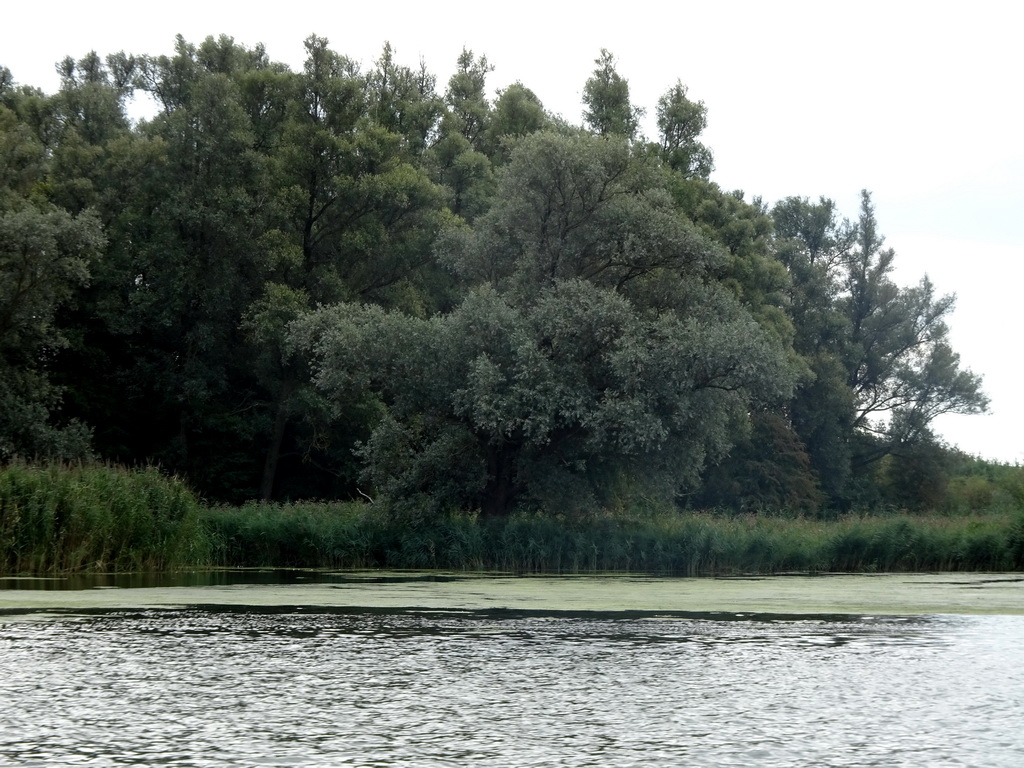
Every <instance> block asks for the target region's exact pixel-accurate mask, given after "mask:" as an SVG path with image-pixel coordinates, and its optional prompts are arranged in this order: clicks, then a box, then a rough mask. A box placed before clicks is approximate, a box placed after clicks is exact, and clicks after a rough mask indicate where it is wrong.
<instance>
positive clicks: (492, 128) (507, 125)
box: [487, 82, 550, 165]
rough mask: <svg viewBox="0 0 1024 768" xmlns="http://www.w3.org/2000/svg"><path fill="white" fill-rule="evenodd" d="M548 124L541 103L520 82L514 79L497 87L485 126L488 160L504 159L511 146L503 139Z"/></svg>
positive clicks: (515, 136) (499, 161)
mask: <svg viewBox="0 0 1024 768" xmlns="http://www.w3.org/2000/svg"><path fill="white" fill-rule="evenodd" d="M549 124H550V120H549V118H548V116H547V114H546V113H545V112H544V105H543V104H541V102H540V99H538V98H537V95H536V94H535V93H534V92H533V91H531V90H530V89H529V88H527V87H526V86H525V85H523V84H522V83H518V82H516V83H513V84H512V85H510V86H509V87H508V88H505V89H503V90H501V91H498V98H497V99H496V100H495V102H494V109H493V111H492V113H491V120H490V124H489V125H488V127H487V145H488V156H489V157H490V158H491V162H492V163H494V164H496V165H501V164H503V163H504V162H506V161H507V160H508V157H509V155H510V154H511V151H512V150H511V146H505V145H504V142H506V141H508V140H510V139H513V140H514V139H517V138H522V137H523V136H528V135H529V134H531V133H536V132H537V131H540V130H542V129H544V128H546V127H548V126H549Z"/></svg>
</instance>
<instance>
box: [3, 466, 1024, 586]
mask: <svg viewBox="0 0 1024 768" xmlns="http://www.w3.org/2000/svg"><path fill="white" fill-rule="evenodd" d="M188 565H198V566H203V565H205V566H228V567H231V566H256V567H310V568H313V567H319V568H339V569H342V568H388V569H407V568H411V569H421V568H428V569H429V568H434V569H447V570H471V571H481V570H497V571H506V572H513V573H601V572H634V573H657V574H673V575H685V576H698V575H711V574H730V573H779V572H786V571H860V572H864V571H877V572H881V571H928V570H942V571H950V570H964V571H969V570H1003V571H1005V570H1024V512H1021V511H1020V509H1019V508H1017V509H1016V511H1009V510H1001V511H1000V510H996V511H990V512H986V513H981V514H974V515H969V516H967V515H964V516H959V515H946V516H943V515H913V516H912V515H900V514H893V515H848V516H843V517H839V518H837V519H830V520H825V519H820V518H816V519H811V518H802V517H785V516H777V517H765V516H755V515H728V514H712V513H694V512H680V511H679V510H676V509H674V508H665V509H653V510H652V509H646V508H645V509H639V508H638V509H637V510H617V511H601V512H597V513H595V514H593V515H590V516H585V517H566V516H557V515H546V514H520V515H513V516H511V517H508V518H502V519H487V518H481V517H478V516H476V515H472V514H452V515H448V516H442V517H437V518H433V519H422V518H421V519H417V520H415V521H410V520H409V519H407V518H404V517H402V516H401V515H397V514H395V513H394V512H393V511H391V510H388V509H387V508H386V507H383V506H382V505H380V504H377V505H369V504H362V503H357V502H321V503H296V504H268V503H256V502H253V503H249V504H244V505H242V506H239V507H203V506H202V505H200V503H199V502H198V501H197V500H196V498H195V497H194V496H193V495H192V493H190V491H189V490H188V488H186V487H185V486H184V485H183V484H182V483H181V482H179V481H177V480H174V479H169V478H166V477H163V476H162V475H161V474H160V473H159V472H157V471H156V470H154V469H142V470H126V469H119V468H114V467H98V466H85V467H56V466H50V467H32V466H27V465H21V464H13V465H10V466H7V467H5V468H2V469H0V572H2V573H45V572H54V571H61V572H68V571H89V570H92V571H159V570H171V569H175V568H179V567H182V566H188Z"/></svg>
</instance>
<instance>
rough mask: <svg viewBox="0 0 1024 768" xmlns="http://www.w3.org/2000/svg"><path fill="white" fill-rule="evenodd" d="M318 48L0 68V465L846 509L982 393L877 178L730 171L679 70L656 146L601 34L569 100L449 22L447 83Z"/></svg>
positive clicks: (425, 496)
mask: <svg viewBox="0 0 1024 768" xmlns="http://www.w3.org/2000/svg"><path fill="white" fill-rule="evenodd" d="M305 51H306V60H305V63H304V65H303V67H302V68H301V70H300V71H293V70H292V69H290V68H289V67H287V66H285V65H283V64H280V63H277V62H274V61H272V60H270V59H269V57H268V56H267V53H266V51H265V50H264V49H263V47H262V46H256V47H254V48H247V47H245V46H242V45H239V44H237V43H236V42H235V41H234V40H233V39H232V38H230V37H226V36H222V37H220V38H207V39H206V40H203V41H202V42H200V43H191V42H188V41H186V40H185V39H184V38H182V37H180V36H179V37H178V38H177V39H176V43H175V47H174V53H173V54H172V55H169V56H147V55H137V54H125V53H118V54H114V55H111V56H108V57H106V58H105V59H104V58H101V57H99V56H98V55H96V54H95V53H88V54H86V55H85V56H83V57H82V58H80V59H74V58H70V57H69V58H67V59H65V60H64V61H63V62H61V63H60V64H59V72H60V74H61V86H60V90H59V91H58V92H57V93H55V94H52V95H47V94H44V93H42V92H40V91H39V90H37V89H33V88H31V87H28V86H22V85H18V84H17V83H15V82H13V79H12V78H11V76H10V73H9V72H8V71H7V70H3V69H0V461H7V460H10V459H11V458H12V457H15V456H24V457H30V458H31V457H36V458H46V457H49V458H63V459H71V458H82V457H86V456H90V455H94V456H97V457H99V458H102V459H104V460H108V461H118V462H125V463H137V464H142V463H151V462H155V463H159V464H161V465H162V466H164V467H165V468H166V469H168V470H170V471H175V472H178V473H181V474H184V475H185V476H187V477H188V478H189V480H190V481H191V482H192V483H193V484H194V485H195V486H196V487H197V488H198V489H199V490H200V491H201V492H202V493H204V494H206V495H207V497H209V498H211V499H217V500H224V501H240V500H243V499H246V498H250V497H254V496H261V497H264V498H282V499H283V498H299V497H307V498H309V497H321V498H322V497H351V498H365V497H370V498H385V499H387V500H388V503H390V504H392V505H393V506H394V507H395V508H396V509H405V510H407V511H409V512H410V513H413V512H415V513H417V514H426V513H433V512H438V511H444V510H450V509H460V510H482V511H484V512H486V513H488V514H494V515H500V514H507V513H509V512H511V511H513V510H515V509H545V510H549V511H586V510H588V509H592V508H594V507H596V506H600V505H614V504H618V503H622V502H623V500H624V499H627V498H629V497H631V496H643V497H644V498H648V497H657V498H660V499H663V500H665V501H667V502H674V503H678V504H691V505H708V506H710V505H716V506H728V507H734V508H742V509H748V510H749V509H760V508H772V507H789V508H797V509H801V508H802V509H811V508H818V507H821V506H829V507H834V508H839V509H844V508H850V507H852V506H856V505H858V504H865V503H878V502H879V501H885V500H886V499H898V500H899V501H898V503H900V504H902V505H913V504H917V503H920V504H923V503H926V502H925V501H924V500H925V499H926V498H928V494H929V491H928V490H927V488H925V485H926V484H924V482H923V481H922V482H920V483H916V484H915V485H913V489H911V486H910V485H909V484H907V483H903V484H900V483H896V482H895V481H894V480H893V478H894V477H897V476H899V474H900V467H905V468H906V476H907V477H910V476H911V475H913V476H914V477H926V476H929V477H933V476H934V475H935V473H934V472H933V473H932V475H928V473H927V472H926V471H925V470H924V469H922V468H925V467H928V466H938V463H940V462H939V459H938V458H935V457H941V456H942V455H944V454H943V451H945V450H947V449H946V448H945V447H944V446H943V445H942V444H941V443H940V442H939V441H938V439H937V438H936V436H935V435H934V434H933V433H932V431H931V425H932V424H933V422H934V419H935V418H936V417H937V416H939V415H940V414H943V413H949V412H955V413H977V412H980V411H983V410H984V409H985V408H986V406H987V400H986V398H985V396H984V394H983V392H982V389H981V380H980V377H978V376H977V375H976V374H974V373H973V372H971V371H968V370H964V369H963V368H962V367H961V365H960V361H959V358H958V356H957V354H956V352H955V351H954V350H953V349H952V347H951V345H950V340H949V329H948V327H947V324H946V323H947V320H948V318H949V316H950V313H951V311H952V309H953V306H954V298H953V297H952V296H942V295H938V294H937V293H936V291H935V289H934V286H932V284H931V283H930V282H929V281H928V279H927V278H926V277H925V278H922V279H921V280H920V281H919V282H917V283H916V284H914V285H910V286H900V285H897V284H896V283H895V282H893V279H892V269H893V263H894V260H895V258H896V255H895V254H894V253H893V251H892V250H891V249H888V248H886V247H885V242H884V238H883V237H882V235H881V234H880V232H879V225H878V223H877V221H876V218H875V212H874V208H873V206H872V203H871V199H870V195H869V194H868V193H867V192H865V193H864V194H863V198H862V205H861V210H860V213H859V218H858V219H857V220H856V221H854V222H850V221H846V220H843V219H841V218H840V214H839V212H838V211H837V209H836V206H835V204H834V203H833V202H832V201H830V200H827V199H824V198H821V199H819V200H817V201H816V202H812V201H811V199H810V198H807V197H790V198H787V199H785V200H782V201H778V202H776V203H775V204H774V205H771V206H769V205H767V204H765V203H764V202H762V201H761V200H759V199H757V198H755V199H754V200H752V201H747V200H745V199H744V196H743V195H742V193H739V192H732V191H727V190H722V189H721V188H719V186H718V185H717V184H716V183H715V182H714V181H713V180H712V174H713V170H714V164H713V155H712V152H711V149H710V148H708V147H707V146H705V144H704V143H703V141H702V134H703V132H704V130H705V128H706V126H707V119H708V116H707V110H706V108H705V106H704V104H703V102H701V101H695V100H692V99H691V97H690V95H689V92H688V90H687V88H686V86H685V85H684V84H683V83H682V82H681V81H676V83H675V84H674V85H671V86H670V87H669V88H668V89H667V90H666V91H665V92H664V95H663V96H662V97H661V98H660V99H659V100H658V102H657V104H656V105H653V107H654V109H653V113H654V116H655V118H656V119H655V121H654V124H655V125H656V130H657V136H656V137H655V138H653V139H650V140H648V139H646V138H645V137H644V136H643V135H642V134H641V131H640V126H641V119H642V118H643V116H644V114H645V111H644V109H643V108H642V107H640V106H636V105H634V104H633V103H632V101H631V96H630V89H629V83H628V81H627V80H626V79H625V78H624V77H622V76H621V75H620V74H619V73H618V72H617V70H616V61H615V57H614V56H613V55H612V53H610V52H609V51H607V50H602V51H600V54H599V56H598V58H597V59H596V60H595V69H594V71H593V73H592V75H591V76H590V78H589V79H587V81H586V82H585V83H581V88H582V94H583V103H584V107H585V109H584V112H583V114H582V115H581V122H580V123H579V124H578V125H574V124H571V122H569V121H566V120H565V119H563V118H561V117H557V116H553V115H551V114H549V113H548V112H547V111H545V109H544V106H543V104H542V103H541V102H540V100H539V99H538V98H537V96H536V94H535V92H534V91H532V90H531V89H530V88H529V87H528V85H527V84H524V83H521V82H515V83H513V84H512V85H509V86H507V87H506V88H503V89H501V90H499V91H497V92H492V90H491V87H490V84H489V82H488V77H489V75H490V74H491V72H492V71H493V70H494V67H493V65H492V64H491V62H489V61H488V59H487V57H486V56H483V55H478V54H476V53H474V52H473V51H471V50H469V49H464V50H463V51H462V52H461V53H459V54H458V56H457V58H456V60H455V65H456V66H455V73H454V74H453V75H452V77H451V78H450V79H449V81H448V82H447V83H446V84H441V85H439V84H438V82H437V79H436V77H435V76H434V75H432V74H431V73H430V72H429V71H427V69H426V67H425V66H424V65H423V63H422V62H420V63H419V64H418V65H416V66H407V65H405V64H402V63H400V61H401V60H400V52H399V51H396V50H394V49H393V48H392V46H391V45H390V44H385V45H384V47H383V50H382V52H381V54H380V56H379V58H378V59H377V60H376V61H374V62H372V64H371V65H370V66H369V67H368V68H367V69H366V70H365V71H363V70H362V69H361V68H360V66H359V65H357V64H356V63H355V62H354V61H353V60H351V59H350V58H348V57H347V56H345V55H344V54H342V53H340V52H338V51H335V50H334V49H333V48H332V47H331V45H330V43H329V41H328V40H326V39H324V38H320V37H316V36H311V37H309V38H308V39H307V40H306V41H305ZM136 92H139V93H145V94H148V95H149V96H151V97H152V99H153V100H154V103H155V104H156V109H155V113H154V114H153V115H152V116H151V117H149V118H148V119H145V120H140V121H137V122H133V121H131V120H130V119H129V118H128V116H127V112H126V109H125V105H126V103H127V102H128V100H129V99H130V98H131V97H132V95H133V94H134V93H136ZM908 489H911V490H908Z"/></svg>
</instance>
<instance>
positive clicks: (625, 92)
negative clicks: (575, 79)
mask: <svg viewBox="0 0 1024 768" xmlns="http://www.w3.org/2000/svg"><path fill="white" fill-rule="evenodd" d="M594 63H595V64H597V68H596V69H594V73H593V75H591V76H590V78H589V79H588V80H587V82H586V85H584V86H583V104H584V105H585V106H586V109H585V110H584V112H583V120H584V122H585V123H586V124H587V125H588V126H589V127H590V128H591V130H593V131H594V133H596V134H597V135H599V136H623V137H625V138H627V139H631V140H632V139H635V138H636V137H637V131H638V130H639V128H640V118H641V117H643V110H642V109H640V108H638V107H634V106H633V105H632V104H631V103H630V100H629V81H628V80H626V79H625V78H624V77H622V76H621V75H620V74H619V73H618V72H617V71H616V70H615V57H614V56H612V54H611V53H610V52H609V51H608V50H606V49H604V48H602V49H601V55H600V56H598V57H597V58H596V59H594Z"/></svg>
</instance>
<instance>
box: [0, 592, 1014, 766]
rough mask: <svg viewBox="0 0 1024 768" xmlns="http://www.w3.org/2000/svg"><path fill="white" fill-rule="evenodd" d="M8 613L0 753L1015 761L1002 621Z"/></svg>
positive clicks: (1007, 628) (398, 761) (803, 762)
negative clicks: (14, 616)
mask: <svg viewBox="0 0 1024 768" xmlns="http://www.w3.org/2000/svg"><path fill="white" fill-rule="evenodd" d="M22 616H23V617H24V618H30V619H31V620H22V621H17V622H0V765H16V766H22V765H26V766H36V765H37V766H53V765H61V766H64V765H67V766H71V765H89V766H142V765H146V766H182V767H184V766H195V767H199V766H465V765H474V766H476V765H479V766H495V767H498V766H500V767H501V768H509V767H510V766H516V767H518V766H682V765H695V766H751V765H765V766H807V767H808V768H811V767H812V766H813V767H814V768H823V767H826V766H887V767H888V766H915V767H917V766H1007V767H1008V768H1009V767H1010V766H1013V768H1019V766H1021V765H1024V728H1021V727H1020V724H1021V723H1024V665H1021V663H1020V659H1021V655H1020V654H1021V644H1022V641H1024V617H1022V616H993V615H989V616H953V615H924V616H864V615H781V614H764V613H758V614H752V613H746V612H739V613H737V612H714V613H696V612H657V611H608V612H600V611H551V610H534V611H530V610H508V609H494V610H459V611H452V610H424V609H422V608H420V609H398V608H381V609H370V608H353V607H325V606H292V607H287V606H277V607H265V608H253V607H243V606H224V605H210V606H191V607H183V608H133V609H103V608H93V609H82V608H79V609H66V608H65V609H54V610H52V611H51V612H50V613H49V614H47V617H46V618H45V620H43V619H42V615H41V614H26V613H22Z"/></svg>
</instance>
